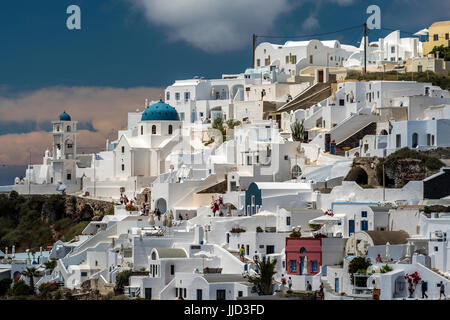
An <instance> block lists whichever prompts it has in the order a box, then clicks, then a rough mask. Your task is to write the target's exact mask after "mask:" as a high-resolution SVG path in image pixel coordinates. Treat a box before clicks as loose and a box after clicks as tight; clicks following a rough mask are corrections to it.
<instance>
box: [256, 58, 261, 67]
mask: <svg viewBox="0 0 450 320" xmlns="http://www.w3.org/2000/svg"><path fill="white" fill-rule="evenodd" d="M256 66H257V67H260V66H261V60H260V59H256Z"/></svg>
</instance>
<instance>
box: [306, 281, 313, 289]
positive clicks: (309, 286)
mask: <svg viewBox="0 0 450 320" xmlns="http://www.w3.org/2000/svg"><path fill="white" fill-rule="evenodd" d="M306 291H312V285H311V283H309V281H306Z"/></svg>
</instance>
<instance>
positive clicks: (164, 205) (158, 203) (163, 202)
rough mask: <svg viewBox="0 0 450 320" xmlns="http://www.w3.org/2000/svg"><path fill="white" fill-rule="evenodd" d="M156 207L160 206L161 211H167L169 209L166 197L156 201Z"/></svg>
mask: <svg viewBox="0 0 450 320" xmlns="http://www.w3.org/2000/svg"><path fill="white" fill-rule="evenodd" d="M156 208H158V209H159V211H160V212H161V213H163V214H164V213H166V211H167V202H166V199H163V198H159V199H158V200H157V201H156Z"/></svg>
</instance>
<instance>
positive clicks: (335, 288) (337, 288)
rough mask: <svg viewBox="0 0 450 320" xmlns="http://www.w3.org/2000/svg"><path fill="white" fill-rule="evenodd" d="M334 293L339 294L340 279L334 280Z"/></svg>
mask: <svg viewBox="0 0 450 320" xmlns="http://www.w3.org/2000/svg"><path fill="white" fill-rule="evenodd" d="M334 292H337V293H339V278H334Z"/></svg>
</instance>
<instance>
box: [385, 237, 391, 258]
mask: <svg viewBox="0 0 450 320" xmlns="http://www.w3.org/2000/svg"><path fill="white" fill-rule="evenodd" d="M390 257H391V244H390V243H389V241H388V242H387V243H386V260H388V261H389V260H390V259H389V258H390Z"/></svg>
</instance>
